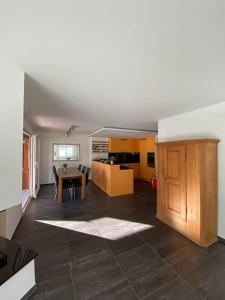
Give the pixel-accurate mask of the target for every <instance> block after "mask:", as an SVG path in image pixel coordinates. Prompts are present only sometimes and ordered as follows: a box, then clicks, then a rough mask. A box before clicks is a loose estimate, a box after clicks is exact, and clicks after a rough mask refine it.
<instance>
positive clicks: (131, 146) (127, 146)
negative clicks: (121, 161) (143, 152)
mask: <svg viewBox="0 0 225 300" xmlns="http://www.w3.org/2000/svg"><path fill="white" fill-rule="evenodd" d="M109 152H139V140H138V139H122V138H110V139H109Z"/></svg>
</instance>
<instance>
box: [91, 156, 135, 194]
mask: <svg viewBox="0 0 225 300" xmlns="http://www.w3.org/2000/svg"><path fill="white" fill-rule="evenodd" d="M91 180H92V181H93V182H94V183H95V184H96V185H97V186H98V187H99V188H100V189H102V190H103V191H104V192H105V193H107V194H108V195H109V196H110V197H115V196H121V195H127V194H132V193H133V192H134V174H133V169H131V168H129V167H125V166H122V165H119V164H115V165H111V164H108V163H104V162H99V161H92V172H91Z"/></svg>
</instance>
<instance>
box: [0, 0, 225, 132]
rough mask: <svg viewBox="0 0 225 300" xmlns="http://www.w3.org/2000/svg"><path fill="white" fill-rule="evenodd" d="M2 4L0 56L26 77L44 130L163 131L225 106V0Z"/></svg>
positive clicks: (29, 108)
mask: <svg viewBox="0 0 225 300" xmlns="http://www.w3.org/2000/svg"><path fill="white" fill-rule="evenodd" d="M0 4H1V5H0V45H1V46H0V58H1V59H4V60H8V61H9V62H10V63H12V64H15V65H17V66H19V67H20V68H21V69H23V70H24V71H25V72H26V74H27V76H26V84H25V110H26V114H27V115H28V116H29V118H30V119H32V121H33V122H34V123H35V125H36V126H38V127H40V128H41V129H47V130H57V131H67V130H68V129H69V127H70V126H71V125H74V124H76V125H78V126H79V128H78V129H77V130H78V132H79V133H85V134H87V133H89V132H92V131H94V130H96V129H98V128H100V127H105V126H106V127H107V126H108V127H123V128H138V129H147V130H155V129H157V120H159V119H162V118H166V117H169V116H172V115H175V114H178V113H182V112H186V111H190V110H193V109H196V108H199V107H203V106H206V105H210V104H213V103H217V102H220V101H224V100H225V84H224V82H225V18H224V15H225V1H223V0H188V1H187V0H169V1H167V0H143V1H140V0H136V1H134V0H118V1H117V0H94V1H93V0H89V1H88V0H79V1H78V0H64V1H59V0H45V1H44V0H43V1H42V0H40V1H28V0H27V1H24V0H20V1H11V0H8V1H1V2H0ZM12 88H13V87H12Z"/></svg>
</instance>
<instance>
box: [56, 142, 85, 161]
mask: <svg viewBox="0 0 225 300" xmlns="http://www.w3.org/2000/svg"><path fill="white" fill-rule="evenodd" d="M79 156H80V145H78V144H75V145H65V144H62V145H61V144H53V161H57V160H79Z"/></svg>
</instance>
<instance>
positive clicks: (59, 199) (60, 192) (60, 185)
mask: <svg viewBox="0 0 225 300" xmlns="http://www.w3.org/2000/svg"><path fill="white" fill-rule="evenodd" d="M62 183H63V182H62V177H59V182H58V203H62Z"/></svg>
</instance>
